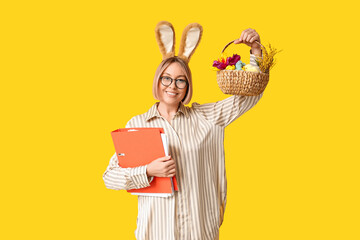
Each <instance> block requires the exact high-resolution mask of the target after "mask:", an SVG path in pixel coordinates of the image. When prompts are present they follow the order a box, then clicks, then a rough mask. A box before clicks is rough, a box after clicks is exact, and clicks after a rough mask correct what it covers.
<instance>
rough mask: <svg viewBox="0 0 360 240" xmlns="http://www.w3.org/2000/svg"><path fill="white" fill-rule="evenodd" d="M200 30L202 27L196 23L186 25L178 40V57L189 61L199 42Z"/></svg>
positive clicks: (201, 30)
mask: <svg viewBox="0 0 360 240" xmlns="http://www.w3.org/2000/svg"><path fill="white" fill-rule="evenodd" d="M202 32H203V28H202V26H201V25H200V24H198V23H191V24H189V25H187V26H186V28H185V29H184V31H183V34H182V37H181V42H180V49H179V54H178V56H179V57H180V58H182V59H183V60H185V61H186V62H189V60H190V57H191V55H193V53H194V52H195V49H196V47H197V46H198V44H199V42H200V39H201V36H202Z"/></svg>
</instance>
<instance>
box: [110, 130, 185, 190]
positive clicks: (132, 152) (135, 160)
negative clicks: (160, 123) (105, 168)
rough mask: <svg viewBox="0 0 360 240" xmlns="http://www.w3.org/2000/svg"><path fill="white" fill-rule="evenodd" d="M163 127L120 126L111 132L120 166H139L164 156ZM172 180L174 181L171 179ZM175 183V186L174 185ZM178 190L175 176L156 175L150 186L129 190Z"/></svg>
mask: <svg viewBox="0 0 360 240" xmlns="http://www.w3.org/2000/svg"><path fill="white" fill-rule="evenodd" d="M162 133H164V129H163V128H120V129H117V130H115V131H112V132H111V136H112V139H113V143H114V146H115V150H116V155H117V157H118V160H119V166H120V167H122V168H128V167H138V166H143V165H146V164H149V163H150V162H152V161H153V160H155V159H157V158H160V157H164V156H165V150H164V145H163V141H162V138H161V134H162ZM171 180H172V181H171ZM172 183H173V187H172ZM173 188H174V190H175V191H177V190H178V187H177V182H176V178H175V176H174V177H172V179H171V178H168V177H154V179H153V181H152V182H151V183H150V186H149V187H146V188H140V189H131V190H128V192H130V193H169V194H171V193H173Z"/></svg>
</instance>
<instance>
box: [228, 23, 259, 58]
mask: <svg viewBox="0 0 360 240" xmlns="http://www.w3.org/2000/svg"><path fill="white" fill-rule="evenodd" d="M255 41H258V42H259V43H261V42H260V36H259V34H258V33H257V32H256V31H255V29H252V28H248V29H245V30H244V31H242V33H241V35H240V38H239V39H236V40H235V41H234V43H235V44H239V43H245V44H246V45H248V46H249V47H251V51H252V53H254V54H255V53H260V54H261V46H260V45H259V44H258V43H256V42H255Z"/></svg>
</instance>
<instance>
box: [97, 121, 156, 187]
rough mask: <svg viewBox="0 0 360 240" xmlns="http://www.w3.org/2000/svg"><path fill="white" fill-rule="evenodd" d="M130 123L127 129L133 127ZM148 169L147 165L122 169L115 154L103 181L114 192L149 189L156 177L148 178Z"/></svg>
mask: <svg viewBox="0 0 360 240" xmlns="http://www.w3.org/2000/svg"><path fill="white" fill-rule="evenodd" d="M129 122H130V121H129ZM129 122H128V123H127V124H126V127H131V126H130V124H129ZM146 169H147V165H144V166H139V167H135V168H122V167H120V166H119V161H118V158H117V156H116V152H115V153H114V155H113V156H112V157H111V158H110V162H109V165H108V167H107V168H106V171H105V172H104V174H103V180H104V183H105V186H106V187H107V188H109V189H114V190H130V189H139V188H144V187H148V186H150V183H151V182H152V180H153V179H154V177H148V176H147V174H146Z"/></svg>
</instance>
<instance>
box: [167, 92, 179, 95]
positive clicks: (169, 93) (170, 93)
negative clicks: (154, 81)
mask: <svg viewBox="0 0 360 240" xmlns="http://www.w3.org/2000/svg"><path fill="white" fill-rule="evenodd" d="M166 93H167V94H168V95H170V96H176V95H178V93H172V92H166Z"/></svg>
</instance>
